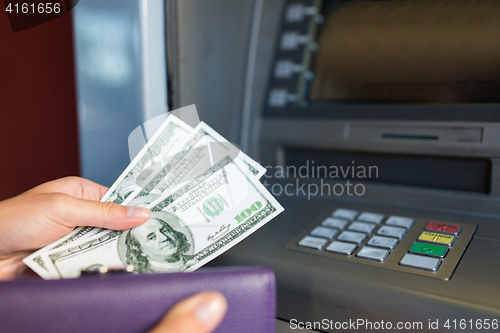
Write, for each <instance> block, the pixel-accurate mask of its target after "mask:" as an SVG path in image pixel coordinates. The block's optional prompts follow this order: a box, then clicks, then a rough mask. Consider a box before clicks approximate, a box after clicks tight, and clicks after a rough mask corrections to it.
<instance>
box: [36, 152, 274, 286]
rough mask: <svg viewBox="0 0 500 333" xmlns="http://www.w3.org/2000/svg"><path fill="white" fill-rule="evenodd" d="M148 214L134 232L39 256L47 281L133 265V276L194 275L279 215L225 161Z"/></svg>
mask: <svg viewBox="0 0 500 333" xmlns="http://www.w3.org/2000/svg"><path fill="white" fill-rule="evenodd" d="M149 208H150V209H151V211H152V213H151V217H150V219H149V220H148V221H147V222H146V223H145V224H143V225H141V226H139V227H136V228H133V229H130V230H127V231H106V232H105V233H101V234H97V235H94V236H91V237H89V238H86V239H84V240H80V241H75V242H74V243H72V244H69V245H66V246H64V247H61V248H58V249H54V250H51V251H48V252H45V253H43V254H42V257H43V259H44V261H46V262H47V266H48V269H49V270H50V275H51V277H53V278H57V277H63V278H67V277H76V276H79V274H80V272H81V271H82V270H88V271H91V270H94V269H97V268H99V267H100V266H101V265H105V266H107V267H123V266H124V265H126V264H132V265H134V267H135V272H137V273H142V272H180V271H193V270H195V269H197V268H198V267H200V266H202V265H204V264H205V263H207V262H208V261H210V260H212V259H213V258H215V257H216V256H218V255H220V254H222V253H223V252H225V251H226V250H228V249H229V248H231V247H232V246H234V245H235V244H237V243H238V242H240V241H241V240H243V239H244V238H246V237H248V236H249V235H250V234H251V233H253V232H254V231H255V230H257V229H258V228H260V227H261V226H263V225H264V224H265V223H267V222H268V221H270V220H271V219H273V218H274V217H276V216H277V215H278V214H279V213H281V212H282V211H283V208H282V207H281V205H280V204H279V203H278V202H277V201H276V199H274V198H273V196H272V195H271V194H270V193H269V192H268V191H267V190H266V188H265V187H264V186H263V185H262V184H260V182H259V181H258V180H257V179H256V178H255V177H254V176H253V175H252V174H251V173H250V172H249V171H248V169H246V168H245V167H244V166H243V167H242V165H241V164H240V163H237V162H236V161H234V160H233V159H231V158H230V157H226V158H224V159H222V160H221V161H219V163H216V165H215V166H213V167H212V168H211V169H210V170H208V171H207V172H205V173H204V174H202V175H201V176H200V177H198V178H197V179H195V180H193V181H191V182H189V183H188V184H185V185H184V186H182V187H181V188H180V189H179V190H177V191H176V192H175V193H173V194H170V195H167V194H165V195H163V196H162V197H160V198H158V199H157V200H156V201H155V202H154V206H150V207H149Z"/></svg>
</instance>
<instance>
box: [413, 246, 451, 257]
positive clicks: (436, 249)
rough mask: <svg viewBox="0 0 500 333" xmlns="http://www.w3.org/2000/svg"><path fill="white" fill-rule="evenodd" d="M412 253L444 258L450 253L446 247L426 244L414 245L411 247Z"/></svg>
mask: <svg viewBox="0 0 500 333" xmlns="http://www.w3.org/2000/svg"><path fill="white" fill-rule="evenodd" d="M409 252H410V253H416V254H424V255H426V256H431V257H438V258H442V257H444V256H445V255H446V252H448V248H447V247H446V246H438V245H431V244H424V243H413V245H412V246H411V248H410V250H409Z"/></svg>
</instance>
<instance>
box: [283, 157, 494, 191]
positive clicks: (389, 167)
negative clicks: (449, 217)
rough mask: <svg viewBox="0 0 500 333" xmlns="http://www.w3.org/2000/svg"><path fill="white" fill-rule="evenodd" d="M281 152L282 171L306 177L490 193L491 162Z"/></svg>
mask: <svg viewBox="0 0 500 333" xmlns="http://www.w3.org/2000/svg"><path fill="white" fill-rule="evenodd" d="M284 153H285V154H284V157H285V158H284V164H285V165H284V166H283V167H284V169H285V171H286V172H291V170H299V168H301V167H302V169H304V168H306V169H307V170H309V173H308V178H317V179H319V178H323V179H325V180H332V181H335V180H339V179H338V178H337V179H335V175H338V176H339V177H341V178H342V179H353V180H356V181H363V182H370V183H377V184H386V185H391V184H392V185H405V186H418V187H423V188H429V189H442V190H456V191H466V192H476V193H483V194H489V193H490V183H491V173H492V163H491V160H490V159H484V158H461V157H443V156H431V155H409V154H408V155H403V154H386V153H367V152H346V151H331V150H310V149H303V148H285V149H284ZM362 169H364V170H365V174H366V177H365V178H364V179H360V178H359V175H360V174H359V172H361V171H362ZM368 170H369V171H370V172H371V175H370V177H368V174H367V172H368ZM332 175H333V178H332V177H330V176H332ZM353 176H354V177H353ZM330 178H331V179H330Z"/></svg>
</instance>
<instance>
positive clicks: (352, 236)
mask: <svg viewBox="0 0 500 333" xmlns="http://www.w3.org/2000/svg"><path fill="white" fill-rule="evenodd" d="M366 237H368V236H366V234H362V233H359V232H354V231H344V232H342V233H341V234H340V236H339V237H338V239H339V240H341V241H345V242H349V243H356V244H360V243H363V242H364V241H365V239H366Z"/></svg>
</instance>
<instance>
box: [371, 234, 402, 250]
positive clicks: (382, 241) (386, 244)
mask: <svg viewBox="0 0 500 333" xmlns="http://www.w3.org/2000/svg"><path fill="white" fill-rule="evenodd" d="M398 242H399V241H398V240H397V239H396V238H391V237H382V236H373V237H372V238H371V239H370V240H369V241H368V243H366V244H367V245H371V246H376V247H383V248H385V249H389V250H392V249H393V248H394V247H395V246H396V245H397V244H398Z"/></svg>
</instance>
